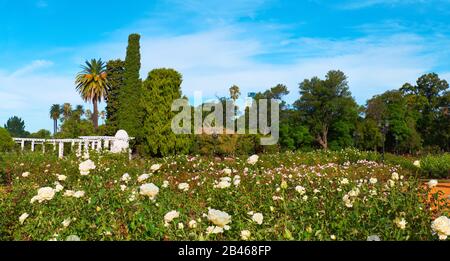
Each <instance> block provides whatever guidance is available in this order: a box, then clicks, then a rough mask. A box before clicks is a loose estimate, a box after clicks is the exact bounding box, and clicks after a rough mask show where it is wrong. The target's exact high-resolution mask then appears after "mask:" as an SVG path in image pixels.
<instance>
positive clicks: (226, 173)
mask: <svg viewBox="0 0 450 261" xmlns="http://www.w3.org/2000/svg"><path fill="white" fill-rule="evenodd" d="M223 173H224V174H225V175H231V173H232V171H231V169H229V168H226V169H224V170H223Z"/></svg>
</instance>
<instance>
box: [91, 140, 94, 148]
mask: <svg viewBox="0 0 450 261" xmlns="http://www.w3.org/2000/svg"><path fill="white" fill-rule="evenodd" d="M91 146H92V147H91V148H92V149H93V150H95V141H94V140H93V141H92V144H91Z"/></svg>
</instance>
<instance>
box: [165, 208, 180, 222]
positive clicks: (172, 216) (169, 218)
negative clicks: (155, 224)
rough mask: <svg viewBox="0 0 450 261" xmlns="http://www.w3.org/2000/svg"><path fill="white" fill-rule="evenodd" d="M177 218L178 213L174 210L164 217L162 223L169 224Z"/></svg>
mask: <svg viewBox="0 0 450 261" xmlns="http://www.w3.org/2000/svg"><path fill="white" fill-rule="evenodd" d="M179 216H180V212H178V211H176V210H172V211H170V212H168V213H167V214H165V215H164V222H165V223H170V222H172V220H174V219H175V218H178V217H179Z"/></svg>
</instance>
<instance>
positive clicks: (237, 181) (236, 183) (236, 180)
mask: <svg viewBox="0 0 450 261" xmlns="http://www.w3.org/2000/svg"><path fill="white" fill-rule="evenodd" d="M239 184H241V177H240V176H238V175H236V176H234V178H233V185H234V186H235V187H237V186H239Z"/></svg>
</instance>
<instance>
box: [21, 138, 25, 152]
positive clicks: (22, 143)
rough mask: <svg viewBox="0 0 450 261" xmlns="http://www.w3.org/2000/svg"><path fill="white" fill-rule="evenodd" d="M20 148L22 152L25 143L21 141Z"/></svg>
mask: <svg viewBox="0 0 450 261" xmlns="http://www.w3.org/2000/svg"><path fill="white" fill-rule="evenodd" d="M20 148H21V149H22V150H23V149H24V148H25V141H24V140H21V141H20Z"/></svg>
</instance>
